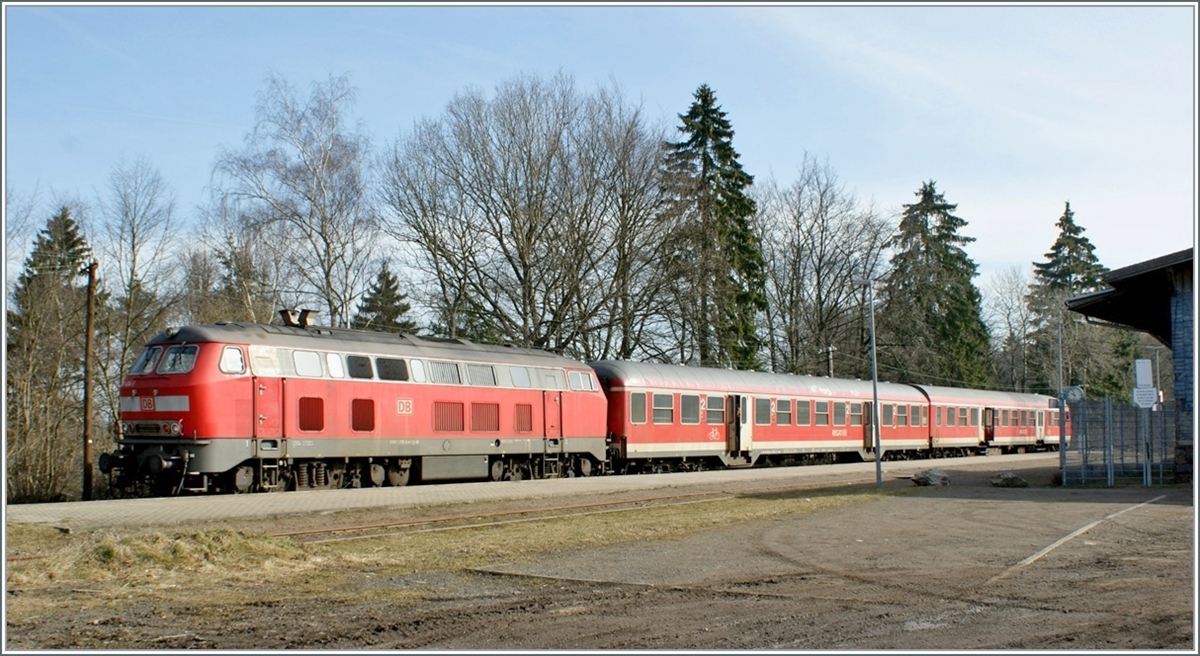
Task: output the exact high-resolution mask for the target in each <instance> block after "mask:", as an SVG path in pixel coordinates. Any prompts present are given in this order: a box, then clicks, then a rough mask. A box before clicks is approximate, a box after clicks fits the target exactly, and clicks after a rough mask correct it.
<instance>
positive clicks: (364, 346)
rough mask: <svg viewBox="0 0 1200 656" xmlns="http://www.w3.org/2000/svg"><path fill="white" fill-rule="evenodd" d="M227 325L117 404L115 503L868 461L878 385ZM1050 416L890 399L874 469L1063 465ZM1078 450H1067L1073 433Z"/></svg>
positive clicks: (146, 358)
mask: <svg viewBox="0 0 1200 656" xmlns="http://www.w3.org/2000/svg"><path fill="white" fill-rule="evenodd" d="M283 316H284V318H285V323H286V324H287V325H282V326H279V325H268V324H254V323H232V322H224V323H217V324H213V325H204V326H187V327H183V328H170V329H168V330H166V331H164V332H163V333H160V334H159V335H157V336H156V337H154V338H153V339H152V340H151V341H150V342H149V343H148V344H147V345H146V348H145V350H144V351H143V352H142V354H141V356H140V357H139V358H138V360H137V362H136V363H135V364H134V366H133V368H132V370H131V371H130V372H129V374H128V375H127V376H126V377H125V380H124V381H123V382H122V385H121V390H120V419H119V424H118V428H119V431H118V437H117V445H118V448H117V451H116V452H115V453H112V454H104V455H102V456H101V457H100V462H99V466H100V470H101V472H103V473H105V474H107V475H109V477H110V481H111V483H112V485H113V487H114V488H117V489H121V490H126V491H138V490H140V491H148V492H151V493H154V494H179V493H181V492H185V491H186V492H250V491H272V490H284V489H298V490H303V489H315V488H340V487H362V486H380V485H405V484H407V483H409V482H411V481H437V480H450V479H456V480H468V479H479V480H483V479H490V480H521V479H524V478H546V477H556V476H589V475H593V474H602V473H608V472H618V473H625V472H638V471H651V472H659V471H678V470H695V469H707V468H715V467H746V466H765V465H775V464H780V465H783V464H799V463H805V462H814V463H815V462H832V461H835V460H858V459H860V458H865V457H868V455H869V454H871V453H872V438H871V430H870V423H871V417H872V408H871V403H872V389H871V383H870V381H851V380H838V379H831V378H818V377H812V376H793V375H786V374H768V373H760V372H747V371H726V370H717V369H703V368H697V367H685V366H680V365H662V364H638V363H631V362H611V361H609V362H596V363H593V364H592V365H591V366H589V365H585V364H583V363H581V362H578V361H575V360H572V359H570V358H566V357H562V356H558V355H554V354H551V353H547V352H543V351H538V350H533V349H524V348H516V347H510V346H490V345H481V344H473V343H471V342H467V341H465V340H446V339H434V338H428V337H417V336H413V335H404V334H390V333H382V332H369V331H359V330H343V329H333V328H323V327H308V326H305V325H303V324H304V321H303V320H302V319H301V320H299V321H297V320H295V318H294V317H293V316H292V315H291V314H290V313H287V312H285V313H283ZM1050 400H1051V397H1047V396H1042V395H1036V394H1010V393H1002V392H986V391H977V390H967V389H956V388H947V387H932V386H923V385H902V384H894V383H880V384H879V404H880V408H879V410H880V425H881V431H880V434H881V443H882V453H883V455H884V456H886V457H888V458H908V457H928V456H939V455H964V454H968V453H976V452H979V451H982V450H984V449H987V448H989V447H991V448H1000V449H1003V450H1005V451H1022V450H1025V449H1055V448H1057V447H1058V445H1059V436H1058V423H1057V421H1058V420H1057V417H1056V411H1054V410H1052V409H1050V405H1049V401H1050ZM1068 434H1069V433H1068Z"/></svg>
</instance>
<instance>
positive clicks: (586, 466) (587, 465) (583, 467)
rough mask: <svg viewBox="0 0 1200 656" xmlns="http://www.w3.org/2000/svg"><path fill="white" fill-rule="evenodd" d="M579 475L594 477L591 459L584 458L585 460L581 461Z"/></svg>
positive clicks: (581, 459)
mask: <svg viewBox="0 0 1200 656" xmlns="http://www.w3.org/2000/svg"><path fill="white" fill-rule="evenodd" d="M579 475H580V476H591V475H592V459H591V458H587V457H583V458H580V459H579Z"/></svg>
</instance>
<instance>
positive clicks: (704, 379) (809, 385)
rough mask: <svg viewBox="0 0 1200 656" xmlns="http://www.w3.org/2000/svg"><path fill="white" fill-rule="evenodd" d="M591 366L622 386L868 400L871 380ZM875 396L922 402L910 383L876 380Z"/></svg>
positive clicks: (665, 367) (621, 364)
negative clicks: (844, 397) (847, 397)
mask: <svg viewBox="0 0 1200 656" xmlns="http://www.w3.org/2000/svg"><path fill="white" fill-rule="evenodd" d="M591 367H592V368H593V369H595V370H596V373H597V375H599V376H600V378H601V379H605V378H607V379H613V380H619V381H621V383H622V384H623V385H624V386H625V387H649V388H653V387H670V388H676V389H678V388H683V389H694V390H698V391H726V390H728V391H735V390H736V391H744V392H749V393H759V394H775V395H781V396H850V397H858V398H861V399H864V400H867V401H869V400H870V399H871V396H872V389H871V381H869V380H866V381H863V380H845V379H840V378H825V377H817V376H797V375H793V374H771V373H763V372H760V371H736V370H728V369H710V368H704V367H688V366H683V365H677V364H651V363H637V362H618V361H611V360H606V361H602V362H593V363H591ZM879 397H880V398H885V399H887V400H889V401H903V402H919V403H923V402H925V397H924V396H923V395H922V394H921V392H920V391H918V390H917V389H916V388H914V387H912V386H910V385H900V384H897V383H883V382H881V383H879Z"/></svg>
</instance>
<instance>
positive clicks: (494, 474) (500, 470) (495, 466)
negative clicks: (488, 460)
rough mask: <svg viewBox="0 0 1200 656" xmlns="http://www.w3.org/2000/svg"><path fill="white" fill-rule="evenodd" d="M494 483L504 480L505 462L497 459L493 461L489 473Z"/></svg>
mask: <svg viewBox="0 0 1200 656" xmlns="http://www.w3.org/2000/svg"><path fill="white" fill-rule="evenodd" d="M488 475H489V477H490V478H491V479H492V480H493V481H502V480H504V461H503V460H501V459H499V458H497V459H495V460H493V461H492V466H491V471H489V472H488Z"/></svg>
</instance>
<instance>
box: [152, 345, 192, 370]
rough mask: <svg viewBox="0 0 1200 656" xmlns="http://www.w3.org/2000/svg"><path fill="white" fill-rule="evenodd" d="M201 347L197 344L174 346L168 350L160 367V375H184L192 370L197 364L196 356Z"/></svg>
mask: <svg viewBox="0 0 1200 656" xmlns="http://www.w3.org/2000/svg"><path fill="white" fill-rule="evenodd" d="M199 352H200V347H199V346H196V345H195V344H186V345H180V346H172V347H171V348H169V349H167V354H166V355H165V356H163V359H162V362H161V363H159V365H158V373H160V374H184V373H187V372H189V371H191V370H192V367H193V366H194V365H195V364H196V354H197V353H199Z"/></svg>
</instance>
